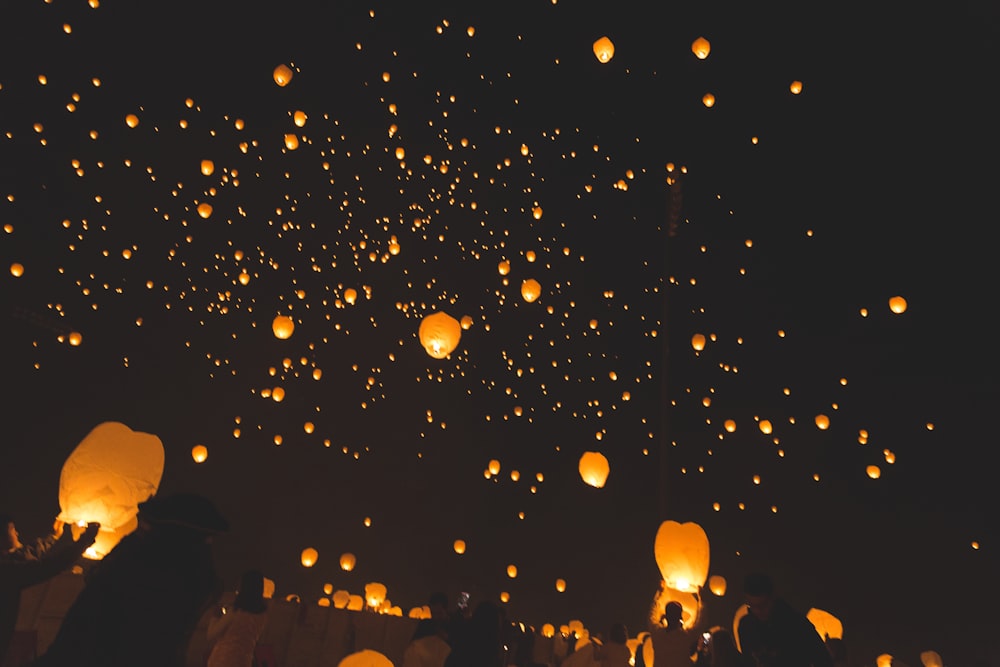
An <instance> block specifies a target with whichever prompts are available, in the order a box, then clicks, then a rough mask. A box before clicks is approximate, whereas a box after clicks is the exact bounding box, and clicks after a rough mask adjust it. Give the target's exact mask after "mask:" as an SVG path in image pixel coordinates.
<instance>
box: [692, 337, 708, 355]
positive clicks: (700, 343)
mask: <svg viewBox="0 0 1000 667" xmlns="http://www.w3.org/2000/svg"><path fill="white" fill-rule="evenodd" d="M691 347H693V348H694V349H695V350H696V351H698V352H701V351H702V350H704V349H705V334H700V333H696V334H695V335H693V336H691Z"/></svg>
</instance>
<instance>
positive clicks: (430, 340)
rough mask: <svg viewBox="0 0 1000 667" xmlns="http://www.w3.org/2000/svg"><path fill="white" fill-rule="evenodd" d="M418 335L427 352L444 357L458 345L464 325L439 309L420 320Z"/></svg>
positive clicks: (433, 355)
mask: <svg viewBox="0 0 1000 667" xmlns="http://www.w3.org/2000/svg"><path fill="white" fill-rule="evenodd" d="M417 337H418V338H419V339H420V344H421V345H423V346H424V350H426V351H427V354H429V355H430V356H431V357H433V358H435V359H444V358H445V357H447V356H448V355H449V354H451V353H452V352H454V350H455V348H456V347H458V341H459V340H460V339H461V338H462V325H461V323H459V321H458V320H456V319H455V318H454V317H452V316H451V315H449V314H448V313H446V312H444V311H438V312H436V313H432V314H430V315H427V316H426V317H424V319H423V320H421V321H420V328H419V329H418V330H417Z"/></svg>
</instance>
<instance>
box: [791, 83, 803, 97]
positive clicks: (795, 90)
mask: <svg viewBox="0 0 1000 667" xmlns="http://www.w3.org/2000/svg"><path fill="white" fill-rule="evenodd" d="M788 90H790V91H791V92H792V95H798V94H799V93H801V92H802V82H801V81H792V83H791V84H789V86H788Z"/></svg>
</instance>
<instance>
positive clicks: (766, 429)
mask: <svg viewBox="0 0 1000 667" xmlns="http://www.w3.org/2000/svg"><path fill="white" fill-rule="evenodd" d="M757 427H758V428H760V432H761V433H763V434H764V435H771V432H772V431H773V430H774V427H773V425H772V424H771V421H770V420H769V419H761V420H760V423H759V424H757Z"/></svg>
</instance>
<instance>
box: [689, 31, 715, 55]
mask: <svg viewBox="0 0 1000 667" xmlns="http://www.w3.org/2000/svg"><path fill="white" fill-rule="evenodd" d="M711 51H712V44H711V43H710V42H709V41H708V40H707V39H705V38H704V37H699V38H698V39H696V40H694V41H693V42H691V52H692V53H694V55H695V57H696V58H698V60H704V59H705V58H707V57H708V54H709V53H711Z"/></svg>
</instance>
